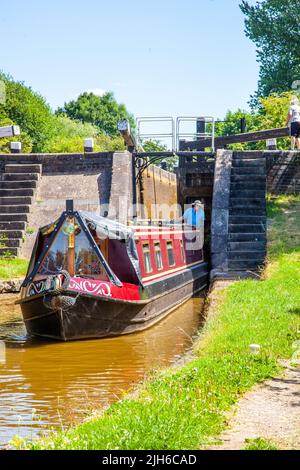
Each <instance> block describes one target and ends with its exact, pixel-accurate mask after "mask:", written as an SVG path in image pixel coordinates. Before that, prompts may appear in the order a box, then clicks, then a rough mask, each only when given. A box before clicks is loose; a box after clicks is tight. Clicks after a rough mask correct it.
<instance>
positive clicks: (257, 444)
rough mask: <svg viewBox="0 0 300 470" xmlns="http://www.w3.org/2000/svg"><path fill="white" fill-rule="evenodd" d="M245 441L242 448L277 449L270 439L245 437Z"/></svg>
mask: <svg viewBox="0 0 300 470" xmlns="http://www.w3.org/2000/svg"><path fill="white" fill-rule="evenodd" d="M246 443H247V445H246V446H245V448H244V450H279V449H278V447H276V446H275V445H274V444H273V443H272V442H271V441H269V440H267V439H263V438H262V437H257V438H256V439H246Z"/></svg>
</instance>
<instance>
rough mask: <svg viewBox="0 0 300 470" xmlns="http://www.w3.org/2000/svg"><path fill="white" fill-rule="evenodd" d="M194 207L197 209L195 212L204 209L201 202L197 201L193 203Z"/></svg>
mask: <svg viewBox="0 0 300 470" xmlns="http://www.w3.org/2000/svg"><path fill="white" fill-rule="evenodd" d="M192 207H193V208H194V209H195V211H198V210H199V209H201V207H202V203H201V201H195V202H193V204H192Z"/></svg>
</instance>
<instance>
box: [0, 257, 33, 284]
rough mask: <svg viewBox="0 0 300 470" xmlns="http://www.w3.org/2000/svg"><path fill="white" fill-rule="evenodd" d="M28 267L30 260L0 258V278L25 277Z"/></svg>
mask: <svg viewBox="0 0 300 470" xmlns="http://www.w3.org/2000/svg"><path fill="white" fill-rule="evenodd" d="M27 267H28V260H26V259H19V258H12V259H9V258H7V259H5V258H0V279H1V280H9V279H14V278H18V277H24V276H25V274H26V271H27Z"/></svg>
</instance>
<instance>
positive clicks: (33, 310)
mask: <svg viewBox="0 0 300 470" xmlns="http://www.w3.org/2000/svg"><path fill="white" fill-rule="evenodd" d="M203 231H204V230H203V228H201V229H197V230H195V229H193V228H192V227H188V228H187V227H185V226H183V225H182V224H176V223H173V224H172V223H163V222H157V223H156V224H150V223H146V222H142V221H140V222H138V223H136V224H135V225H133V224H132V225H128V226H126V225H122V224H119V223H117V222H115V221H112V220H109V219H107V218H106V217H101V216H99V215H97V214H94V213H90V212H77V211H74V210H73V207H72V204H71V205H69V206H68V205H67V209H66V211H65V212H63V213H62V215H61V216H60V218H59V219H58V220H57V221H55V222H54V223H53V224H50V225H47V226H45V227H42V228H41V229H40V230H39V233H38V236H37V239H36V242H35V246H34V249H33V252H32V256H31V260H30V264H29V268H28V272H27V275H26V278H25V280H24V282H23V284H22V289H21V299H20V300H19V301H18V302H19V303H20V305H21V309H22V314H23V318H24V322H25V325H26V328H27V332H28V333H29V334H31V335H35V336H42V337H47V338H53V339H57V340H63V341H68V340H76V339H84V338H103V337H108V336H117V335H121V334H127V333H133V332H137V331H140V330H143V329H145V328H148V327H150V326H152V325H153V324H155V323H156V322H158V321H159V320H161V319H162V318H164V317H165V316H166V315H168V314H169V313H170V312H171V311H172V310H174V309H175V308H176V307H178V306H179V305H181V304H182V303H183V302H185V301H186V300H188V299H189V298H191V297H192V296H193V295H194V294H196V293H197V292H199V291H201V290H202V289H204V288H205V287H206V285H207V282H208V266H207V263H205V262H204V260H203V249H202V247H203Z"/></svg>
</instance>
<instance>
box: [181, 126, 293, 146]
mask: <svg viewBox="0 0 300 470" xmlns="http://www.w3.org/2000/svg"><path fill="white" fill-rule="evenodd" d="M288 136H289V128H288V127H280V128H277V129H268V130H265V131H256V132H246V133H245V134H234V135H228V136H223V137H216V138H215V147H216V148H223V147H225V146H226V145H230V144H238V143H245V142H258V141H260V140H267V139H275V138H278V137H288ZM181 145H182V150H183V149H184V150H202V149H203V148H206V147H211V138H209V139H204V140H201V141H196V140H195V141H192V142H182V144H181Z"/></svg>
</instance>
